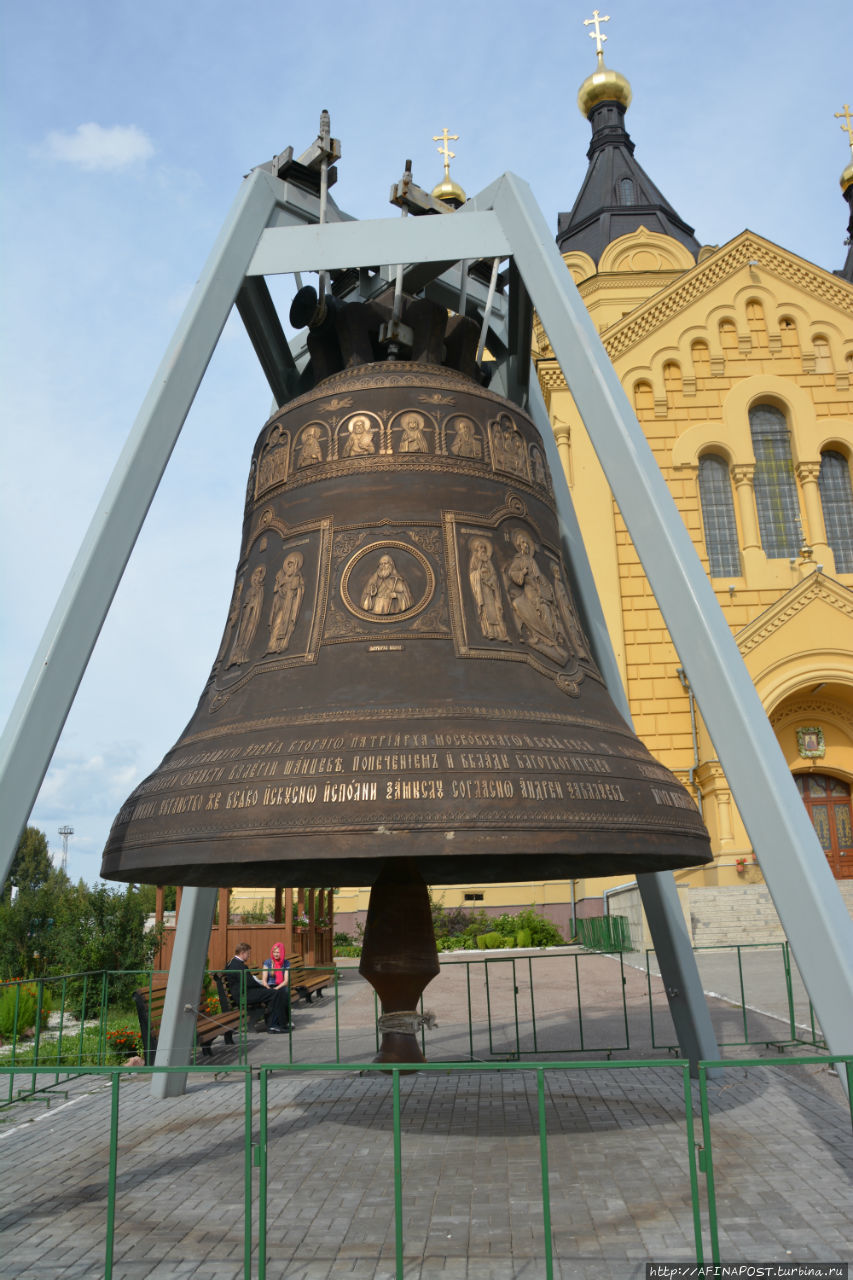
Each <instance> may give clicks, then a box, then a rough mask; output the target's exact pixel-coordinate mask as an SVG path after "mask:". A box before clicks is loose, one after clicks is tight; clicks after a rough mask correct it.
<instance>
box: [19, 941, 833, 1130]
mask: <svg viewBox="0 0 853 1280" xmlns="http://www.w3.org/2000/svg"><path fill="white" fill-rule="evenodd" d="M695 954H696V957H697V961H698V963H699V967H700V972H701V973H702V976H703V986H704V988H705V990H706V991H710V992H720V991H721V990H722V989H723V988H725V991H726V992H727V1003H726V1004H724V1005H723V1004H720V1003H718V1002H714V1014H713V1017H714V1020H715V1027H716V1030H717V1034H718V1043H719V1044H720V1046H721V1047H726V1048H727V1047H731V1046H735V1045H750V1044H755V1045H759V1044H764V1045H767V1044H774V1045H776V1046H778V1047H779V1049H780V1050H781V1049H783V1048H784V1047H786V1046H793V1045H809V1046H810V1047H812V1048H814V1049H821V1048H824V1047H825V1046H824V1045H823V1042H822V1039H821V1037H820V1031H819V1028H818V1027H817V1026H816V1023H815V1017H814V1011H813V1009H812V1007H811V1004H810V1002H809V1001H808V997H807V996H806V994H805V991H804V989H803V988H802V986H801V983H800V981H799V978H798V975H797V974H796V970H795V968H794V966H793V963H792V959H791V955H790V951H789V948H788V946H787V944H786V943H763V944H755V945H753V946H746V945H744V946H729V947H716V948H698V949H697V950H696V953H695ZM646 960H647V968H646V972H645V973H644V974H643V975H642V976H641V975H640V973H639V972H638V970H637V967H636V966H634V965H631V964H630V963H629V961H628V960H627V959H626V957H625V955H624V954H623V953H622V952H615V953H613V954H612V955H610V956H608V957H607V958H605V959H602V955H601V953H600V952H590V951H585V952H579V951H574V952H570V951H559V952H551V951H541V952H537V953H534V954H529V955H517V954H515V953H512V952H511V953H505V954H503V955H489V956H478V957H477V958H471V959H467V958H465V957H464V953H463V955H460V956H459V957H458V958H454V959H450V958H449V957H447V958H445V960H444V962H443V963H442V966H441V972H440V974H439V976H438V977H437V978H436V979H434V981H433V982H432V983H431V984H430V986H429V987H428V988H427V991H426V993H425V1002H426V1004H427V1006H428V1007H430V1008H431V1007H433V1006H435V1007H436V1009H437V1012H438V1014H439V1030H438V1031H434V1032H430V1033H429V1035H427V1034H426V1033H425V1032H422V1033H421V1034H422V1043H423V1045H424V1051H425V1052H427V1051H429V1054H430V1056H439V1057H441V1058H442V1059H452V1060H454V1061H491V1060H494V1059H502V1060H506V1061H521V1060H531V1059H534V1058H536V1057H538V1056H543V1057H545V1056H547V1057H551V1058H558V1057H559V1058H562V1057H568V1056H575V1055H587V1056H591V1055H597V1056H605V1057H612V1056H613V1055H616V1054H629V1053H630V1054H631V1056H632V1057H635V1058H636V1057H638V1056H640V1055H643V1054H647V1055H649V1056H657V1055H659V1054H660V1053H661V1051H665V1052H668V1053H674V1054H677V1053H678V1044H677V1040H676V1036H675V1031H674V1027H673V1025H672V1020H671V1018H670V1015H669V1010H668V1005H667V1001H666V998H665V996H664V994H663V987H662V984H661V982H660V981H659V979H658V978H657V976H656V975H654V974H653V972H652V969H653V964H652V960H653V956H652V953H647V955H646ZM611 966H612V968H611ZM602 973H605V976H606V977H607V982H606V985H605V986H604V987H602ZM608 975H609V976H608ZM154 976H155V975H152V973H151V972H150V971H148V972H144V973H143V972H133V971H131V972H121V971H115V972H96V973H80V974H66V975H63V976H62V977H58V978H39V979H34V980H32V981H28V982H16V983H6V984H4V985H2V986H0V1036H2V1038H3V1041H4V1043H3V1045H2V1046H0V1065H8V1066H32V1067H37V1066H38V1067H43V1066H55V1068H56V1078H55V1080H56V1082H58V1081H59V1080H60V1079H61V1078H62V1074H63V1072H64V1071H65V1070H66V1069H67V1068H70V1067H84V1066H87V1065H91V1066H109V1065H117V1064H118V1063H120V1062H122V1061H124V1060H126V1058H127V1056H128V1050H125V1051H124V1052H121V1051H119V1048H118V1045H117V1041H116V1037H117V1036H119V1035H120V1033H121V1031H122V1029H124V1030H126V1031H127V1032H128V1034H129V1035H131V1036H138V1034H139V1023H138V1019H137V1013H136V1010H135V1008H134V1006H133V1002H132V999H131V998H130V996H129V995H128V993H129V992H132V991H133V989H134V988H137V987H145V986H147V985H150V984H151V982H152V981H153V978H154ZM340 979H343V984H344V985H343V988H341V987H340V985H339V980H340ZM352 979H355V981H357V982H362V979H360V978H356V977H355V973H354V971H349V972H347V971H344V970H341V971H336V974H335V979H334V990H332V989H331V988H330V989H329V991H328V993H327V995H326V997H325V998H324V999H323V1000H322V1001H321V1002H320V1003H319V1004H318V1002H317V1001H316V999H315V1005H314V1007H315V1008H318V1009H319V1008H322V1009H323V1010H324V1013H323V1015H322V1017H318V1018H317V1019H316V1020H315V1019H312V1025H313V1030H312V1035H313V1037H314V1038H313V1040H312V1043H311V1045H310V1046H307V1045H306V1047H305V1049H302V1048H301V1047H300V1044H299V1037H296V1038H294V1037H293V1036H292V1035H291V1036H290V1037H289V1038H288V1040H287V1042H286V1050H287V1060H288V1061H289V1062H293V1061H294V1059H295V1058H300V1057H302V1058H304V1057H306V1056H307V1057H308V1058H311V1059H312V1060H320V1059H323V1060H327V1061H334V1062H341V1061H343V1060H351V1059H353V1058H359V1057H361V1056H362V1054H364V1055H365V1056H366V1055H367V1053H368V1052H369V1042H365V1039H364V1037H365V1035H367V1036H369V1037H370V1038H371V1041H372V1042H373V1043H374V1044H375V1045H376V1046H378V1044H379V1031H378V1012H379V1010H378V1007H377V1005H376V1001H375V998H373V997H372V993H371V1000H372V1012H371V1009H369V1008H367V1007H365V1009H364V1017H363V1019H362V1021H361V1022H360V1023H359V1024H358V1026H357V1027H356V1026H355V1024H354V1022H353V1019H350V1022H349V1025H346V1026H345V1025H343V1024H342V1021H341V999H340V997H341V995H342V993H343V995H345V996H347V995H349V994H350V993H351V988H352ZM207 986H209V988H210V992H211V994H214V993H215V988H214V987H213V985H212V984H210V983H208V984H206V989H207ZM768 987H769V988H772V995H771V997H770V998H768V996H767V991H768ZM756 990H759V991H761V992H762V995H761V997H760V998H758V997H756V996H755V991H756ZM629 993H630V994H629ZM425 1002H424V1001H422V1002H421V1009H422V1012H423V1006H424V1003H425ZM448 1004H451V1005H452V1006H453V1008H454V1009H455V1010H461V1012H459V1013H458V1014H457V1013H455V1014H454V1018H457V1021H456V1022H452V1021H451V1023H450V1024H448V1023H447V1022H446V1020H445V1019H444V1018H443V1016H442V1009H443V1007H446V1006H447V1005H448ZM756 1004H757V1006H758V1007H757V1008H756V1007H755V1006H756ZM771 1004H772V1006H773V1011H772V1012H771V1011H770V1010H769V1005H771ZM81 1014H83V1015H84V1016H83V1018H82V1021H81ZM4 1016H5V1018H6V1022H3V1021H2V1018H3V1017H4ZM770 1016H772V1017H773V1018H774V1019H775V1020H776V1021H775V1022H772V1023H771V1022H769V1021H768V1018H769V1017H770ZM777 1024H778V1025H777ZM300 1034H301V1033H300ZM317 1037H319V1039H318V1038H317ZM124 1043H127V1042H124ZM250 1044H252V1045H257V1037H249V1039H247V1036H246V1029H245V1026H244V1027H243V1029H242V1031H241V1032H240V1035H239V1043H238V1046H237V1052H238V1056H239V1060H240V1061H245V1057H246V1054H247V1051H248V1048H249V1045H250ZM144 1047H145V1046H142V1048H144ZM214 1053H215V1054H216V1055H217V1056H219V1057H222V1056H223V1055H222V1048H221V1041H217V1042H216V1045H215V1046H214ZM225 1057H226V1060H228V1061H232V1060H233V1057H234V1055H233V1054H228V1055H225ZM33 1087H35V1084H34V1086H33ZM40 1087H43V1086H40ZM11 1098H12V1094H11V1093H9V1095H8V1098H7V1101H11ZM2 1104H3V1100H2V1098H0V1105H2Z"/></svg>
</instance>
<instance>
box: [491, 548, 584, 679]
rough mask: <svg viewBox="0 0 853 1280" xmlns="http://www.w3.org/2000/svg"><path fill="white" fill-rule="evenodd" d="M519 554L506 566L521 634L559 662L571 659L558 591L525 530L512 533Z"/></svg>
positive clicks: (529, 642) (516, 621) (511, 598)
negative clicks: (537, 557) (536, 557)
mask: <svg viewBox="0 0 853 1280" xmlns="http://www.w3.org/2000/svg"><path fill="white" fill-rule="evenodd" d="M512 540H513V542H514V543H515V548H516V553H517V554H516V555H515V557H514V558H513V560H511V561H510V564H509V565H508V567H507V569H506V578H507V589H508V591H509V597H510V601H511V604H512V610H513V613H514V615H515V625H516V626H517V627H518V632H519V635H520V636H521V638H522V640H525V641H526V642H527V644H529V645H530V646H531V647H532V648H534V649H538V650H539V651H540V653H544V654H545V655H546V656H547V657H549V658H552V659H553V660H554V661H555V662H560V663H563V662H565V661H566V659H567V658H568V656H569V654H568V650H567V649H566V648H565V647H564V646H565V639H566V637H565V635H564V634H563V626H562V619H561V618H560V615H559V612H558V609H557V602H556V600H555V598H554V590H553V588H552V586H551V584H550V583H549V581H548V579H547V578H546V577H545V575H544V574H543V573H542V571H541V569H540V568H539V566H538V565H537V563H536V560H535V556H534V550H535V548H534V546H533V544H532V542H531V540H530V539H529V538H528V536H527V534H526V533H525V532H524V530H523V529H515V530H514V531H513V534H512Z"/></svg>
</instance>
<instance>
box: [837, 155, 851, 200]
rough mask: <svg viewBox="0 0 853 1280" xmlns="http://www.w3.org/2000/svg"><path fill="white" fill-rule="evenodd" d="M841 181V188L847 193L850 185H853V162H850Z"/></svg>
mask: <svg viewBox="0 0 853 1280" xmlns="http://www.w3.org/2000/svg"><path fill="white" fill-rule="evenodd" d="M839 182H840V183H841V190H842V191H843V192H844V193H845V195H846V194H847V192H848V190H849V189H850V187H853V162H851V163H850V164H848V166H847V168H846V169H845V170H844V172H843V173H842V175H841V177H840V178H839Z"/></svg>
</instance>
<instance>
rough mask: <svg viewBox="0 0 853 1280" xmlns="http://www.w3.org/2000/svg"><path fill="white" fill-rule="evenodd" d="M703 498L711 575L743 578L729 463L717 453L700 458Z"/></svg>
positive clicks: (703, 516)
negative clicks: (741, 576) (741, 575)
mask: <svg viewBox="0 0 853 1280" xmlns="http://www.w3.org/2000/svg"><path fill="white" fill-rule="evenodd" d="M699 500H700V502H701V503H702V523H703V524H704V526H705V546H706V547H707V549H708V560H709V563H710V570H711V577H712V578H731V577H733V578H739V577H740V574H741V567H740V548H739V546H738V540H737V525H736V523H735V509H734V503H733V502H732V486H731V481H730V480H729V464H728V463H727V462H726V460H725V458H721V457H720V456H719V455H718V454H716V453H705V454H703V455H702V457H701V458H700V459H699Z"/></svg>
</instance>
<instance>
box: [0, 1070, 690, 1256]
mask: <svg viewBox="0 0 853 1280" xmlns="http://www.w3.org/2000/svg"><path fill="white" fill-rule="evenodd" d="M656 1068H658V1069H663V1070H665V1071H666V1072H672V1073H674V1074H676V1075H678V1076H680V1077H681V1093H682V1096H683V1101H684V1141H685V1142H686V1149H687V1160H686V1172H685V1180H686V1187H685V1195H686V1197H689V1203H690V1212H691V1215H692V1230H693V1239H694V1245H695V1251H696V1260H697V1262H699V1263H701V1261H702V1258H703V1242H702V1225H701V1208H700V1201H699V1184H698V1173H697V1169H698V1163H697V1158H696V1141H695V1130H694V1125H695V1120H694V1109H693V1102H692V1097H691V1082H690V1074H689V1064H688V1063H686V1062H681V1061H673V1060H672V1059H666V1060H661V1061H655V1060H652V1061H642V1062H639V1061H638V1062H619V1063H616V1062H603V1063H581V1062H570V1063H567V1062H547V1063H504V1062H492V1063H445V1062H431V1063H423V1064H406V1065H403V1066H400V1065H396V1064H380V1063H306V1064H300V1065H296V1064H293V1065H290V1066H286V1067H282V1066H281V1065H280V1064H277V1065H270V1066H262V1067H260V1068H257V1067H255V1068H251V1067H248V1066H244V1065H237V1064H235V1065H231V1066H222V1067H217V1071H216V1074H217V1077H221V1076H228V1077H232V1078H233V1077H234V1076H236V1077H238V1078H241V1079H242V1093H243V1121H242V1147H243V1150H242V1171H243V1176H242V1188H243V1192H242V1194H243V1205H242V1213H243V1231H242V1237H243V1266H242V1271H243V1277H244V1280H255V1278H257V1280H266V1274H267V1262H268V1245H267V1227H268V1221H269V1214H270V1207H269V1204H268V1195H269V1189H268V1184H269V1178H268V1169H269V1156H270V1145H271V1144H270V1137H269V1126H270V1104H269V1090H270V1081H271V1079H272V1078H273V1077H274V1076H278V1077H279V1078H280V1077H281V1076H282V1074H283V1073H286V1074H287V1075H288V1076H292V1075H294V1074H308V1073H311V1074H314V1073H322V1074H326V1075H330V1074H331V1075H334V1074H341V1073H353V1072H357V1073H359V1074H369V1073H379V1074H382V1075H385V1076H388V1075H390V1076H391V1077H392V1080H391V1098H390V1111H391V1117H390V1119H391V1137H392V1143H391V1145H392V1151H393V1157H392V1158H393V1184H394V1191H393V1202H394V1209H393V1216H394V1275H395V1277H396V1280H403V1277H404V1249H405V1220H404V1205H403V1182H404V1178H405V1177H406V1176H407V1173H406V1166H405V1159H404V1154H405V1153H404V1148H403V1141H402V1125H401V1104H400V1076H401V1075H403V1076H409V1075H412V1074H414V1073H417V1074H418V1075H429V1074H434V1073H440V1074H442V1075H446V1074H448V1073H465V1072H478V1073H498V1072H500V1073H505V1072H513V1073H518V1072H525V1073H529V1074H531V1075H533V1076H534V1078H535V1081H536V1125H537V1136H538V1157H539V1186H540V1192H541V1204H540V1212H541V1222H542V1242H543V1248H544V1255H545V1276H546V1280H553V1276H554V1260H555V1251H554V1243H553V1231H552V1221H551V1192H550V1179H549V1161H548V1132H547V1110H546V1091H545V1079H546V1075H548V1074H551V1073H555V1072H567V1071H577V1070H583V1071H597V1070H602V1069H606V1070H612V1071H622V1072H636V1071H644V1070H649V1069H656ZM18 1070H21V1069H18ZM0 1071H2V1072H3V1073H4V1074H9V1075H11V1076H14V1074H15V1072H16V1069H15V1068H8V1067H3V1068H0ZM184 1071H186V1072H187V1074H188V1076H189V1080H190V1085H191V1086H192V1085H193V1082H194V1081H195V1079H196V1077H197V1076H199V1075H201V1076H207V1077H209V1076H210V1074H211V1073H210V1069H209V1068H208V1067H190V1068H189V1069H187V1068H180V1067H131V1068H121V1067H90V1068H86V1069H83V1068H77V1069H76V1070H69V1071H68V1072H67V1079H68V1080H70V1079H71V1077H72V1076H74V1075H78V1074H88V1075H92V1076H106V1077H108V1079H109V1082H110V1106H109V1117H108V1124H109V1146H108V1153H107V1168H106V1171H105V1172H106V1183H107V1186H106V1206H105V1215H104V1244H103V1250H104V1253H103V1257H104V1272H103V1274H104V1277H105V1280H112V1276H113V1270H114V1265H115V1263H114V1255H115V1245H116V1233H117V1222H120V1221H121V1216H120V1205H119V1203H118V1200H119V1196H118V1175H119V1157H120V1147H121V1142H120V1139H121V1126H120V1097H121V1087H122V1083H123V1082H125V1083H126V1082H127V1081H128V1080H131V1079H133V1078H134V1077H136V1076H137V1075H139V1074H145V1075H152V1074H162V1073H164V1072H166V1073H181V1072H184ZM256 1080H257V1089H258V1092H257V1095H256V1094H255V1081H256ZM151 1105H154V1106H156V1105H157V1104H156V1103H152V1104H151ZM481 1105H482V1106H483V1107H484V1109H485V1110H486V1111H489V1110H490V1107H491V1099H490V1098H489V1097H487V1098H486V1099H485V1101H484V1102H483V1103H482V1104H481ZM181 1128H182V1133H183V1135H184V1140H183V1143H182V1147H181V1152H180V1153H177V1152H176V1153H175V1158H176V1159H179V1160H180V1159H182V1158H183V1159H185V1158H186V1157H185V1154H184V1153H185V1149H186V1145H187V1143H188V1141H189V1138H188V1126H187V1125H185V1124H184V1125H182V1126H181ZM203 1140H204V1143H205V1150H208V1146H209V1140H210V1129H209V1123H204V1132H203ZM255 1170H257V1171H258V1177H257V1186H256V1185H255V1176H254V1175H255ZM355 1176H356V1177H357V1178H360V1177H362V1176H363V1171H361V1172H356V1173H355ZM472 1176H473V1173H472ZM209 1207H210V1205H209V1196H205V1197H204V1204H203V1207H202V1208H201V1209H200V1220H199V1228H202V1227H204V1228H205V1229H206V1233H207V1234H208V1235H210V1234H211V1233H213V1231H214V1230H215V1225H216V1223H215V1222H211V1221H210V1219H209V1217H208V1216H207V1215H209ZM255 1221H257V1233H256V1229H255ZM152 1231H153V1232H154V1233H155V1234H156V1224H153V1223H152ZM256 1246H257V1247H256ZM45 1260H46V1259H44V1258H43V1261H45ZM170 1261H171V1262H172V1263H173V1264H176V1263H177V1262H178V1261H179V1260H178V1259H174V1258H172V1259H170Z"/></svg>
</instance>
